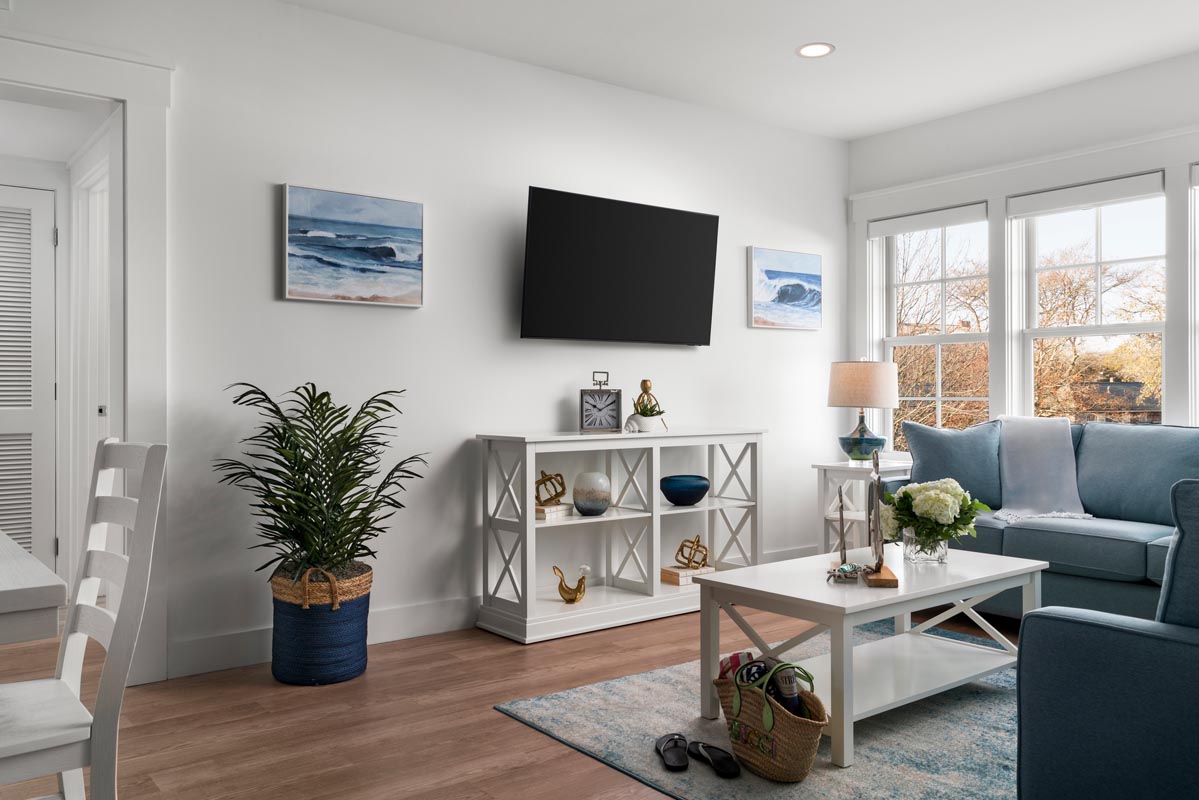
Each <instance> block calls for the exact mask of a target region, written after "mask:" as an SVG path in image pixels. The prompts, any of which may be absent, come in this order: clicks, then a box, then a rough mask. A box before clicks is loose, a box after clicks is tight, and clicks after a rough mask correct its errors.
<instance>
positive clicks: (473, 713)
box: [0, 610, 1014, 800]
mask: <svg viewBox="0 0 1199 800" xmlns="http://www.w3.org/2000/svg"><path fill="white" fill-rule="evenodd" d="M743 613H744V614H745V616H746V618H747V619H748V620H749V621H750V623H751V624H752V625H753V626H754V627H755V628H756V629H757V630H758V631H759V632H760V633H761V634H762V635H763V636H764V637H765V638H766V640H767V641H777V640H780V639H784V638H786V637H788V636H790V635H793V634H795V633H798V632H799V631H801V630H803V628H804V627H805V626H806V625H807V623H803V622H797V621H796V620H792V619H788V618H786V617H779V616H775V615H773V614H768V613H766V612H761V611H750V610H744V611H743ZM997 624H1001V623H997ZM721 626H722V627H721V644H722V646H723V647H724V648H725V649H732V648H735V647H739V646H743V645H748V642H747V640H746V639H745V637H744V635H743V634H742V633H741V632H740V631H739V630H738V629H737V628H736V627H735V626H734V625H733V623H732V622H731V621H730V620H728V619H727V618H723V615H722V622H721ZM953 627H955V628H957V629H959V630H962V631H965V632H971V633H974V632H977V629H976V628H973V626H972V625H956V626H953ZM1001 629H1002V630H1005V632H1008V633H1013V632H1014V629H1013V624H1012V623H1009V624H1007V625H1006V626H1004V625H1002V624H1001ZM698 642H699V615H698V614H685V615H682V616H678V617H672V618H669V619H664V620H656V621H653V622H644V623H640V624H638V625H629V626H626V627H623V628H614V629H611V630H607V631H598V632H595V633H588V634H583V635H580V636H573V637H570V638H566V639H558V640H555V641H551V642H543V643H541V644H535V645H527V646H526V645H519V644H516V643H514V642H510V641H508V640H507V639H503V638H501V637H499V636H495V635H492V634H489V633H485V632H483V631H480V630H468V631H458V632H454V633H446V634H439V635H436V636H425V637H421V638H418V639H406V640H403V641H399V642H389V643H387V644H381V645H374V646H372V647H371V648H370V666H369V667H368V669H367V672H366V674H365V675H363V676H362V677H360V678H358V679H356V680H353V681H350V682H348V683H343V684H338V685H335V686H324V687H294V686H284V685H282V684H279V683H276V682H275V681H274V680H273V679H272V678H271V674H270V666H269V665H268V664H260V665H257V666H252V667H243V668H241V669H233V670H225V671H223V672H213V673H208V674H206V675H197V676H194V677H190V678H179V679H175V680H170V681H163V682H162V683H155V684H149V685H146V686H136V687H133V688H131V689H129V690H128V691H127V692H126V694H125V706H124V712H123V715H122V720H121V740H120V773H119V774H120V792H121V798H122V800H144V799H149V798H154V799H155V800H157V799H158V798H172V800H215V799H216V798H239V799H244V800H249V799H250V798H253V799H254V800H276V799H278V800H300V799H301V798H304V799H305V800H307V798H313V800H317V799H318V798H319V800H334V799H335V798H342V797H354V798H356V799H358V800H374V799H375V798H378V799H379V800H383V799H384V798H386V799H387V800H392V799H393V798H414V800H432V799H433V798H464V799H467V800H509V799H510V800H520V799H527V800H540V799H541V798H545V800H550V798H554V799H555V800H556V798H560V797H571V798H600V799H601V800H609V799H610V800H615V799H616V798H657V797H661V795H660V794H658V793H657V792H655V791H653V790H651V789H649V788H647V787H645V786H643V785H642V784H640V783H638V782H637V781H635V780H633V779H632V778H629V777H627V776H625V775H623V774H622V773H620V772H617V771H616V770H614V769H611V768H610V767H607V766H605V765H603V764H601V763H599V762H598V761H595V760H594V759H591V758H588V757H587V756H584V755H582V754H581V753H578V752H576V751H574V750H572V749H570V748H569V747H566V746H565V745H563V744H560V743H558V742H556V741H554V740H553V739H551V738H549V737H548V736H545V735H543V734H540V733H538V732H536V731H534V730H533V729H531V728H529V727H527V726H525V725H522V724H521V723H519V722H516V721H515V720H512V719H509V718H508V717H505V716H504V715H502V714H500V713H499V712H497V711H495V710H494V709H493V708H492V706H493V705H494V704H496V703H500V702H504V701H507V700H513V699H517V698H522V697H531V696H533V695H538V694H545V693H547V692H554V691H561V690H564V689H570V688H573V687H576V686H581V685H584V684H588V683H594V682H596V681H601V680H607V679H609V678H615V677H619V676H621V675H628V674H631V673H634V672H642V671H645V670H650V669H657V668H659V667H665V666H669V665H671V664H678V663H681V662H684V661H689V660H692V659H694V658H697V657H698V653H699V651H698ZM57 646H58V643H57V641H56V640H55V641H47V642H34V643H29V644H20V645H7V646H3V647H0V682H7V681H15V680H28V679H31V678H40V677H47V676H49V675H52V674H53V671H54V662H55V657H56V653H57ZM93 646H94V645H93ZM98 655H99V653H98V651H97V652H94V653H93V652H89V668H88V669H87V671H86V672H85V692H84V694H85V702H87V703H88V704H89V706H90V704H91V700H92V695H93V693H94V691H95V684H96V681H97V680H98V677H99V674H98V670H97V667H96V664H97V658H96V657H97V656H98ZM54 788H55V787H54V783H53V781H52V780H51V779H44V780H39V781H30V782H27V783H24V784H17V785H14V786H6V787H0V800H16V798H22V799H24V798H29V797H37V796H40V795H44V794H48V793H50V792H52V791H53V790H54Z"/></svg>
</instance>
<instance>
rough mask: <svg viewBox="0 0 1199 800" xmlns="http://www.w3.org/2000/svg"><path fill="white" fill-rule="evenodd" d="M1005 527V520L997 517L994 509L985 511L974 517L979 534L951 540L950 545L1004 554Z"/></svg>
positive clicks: (976, 530) (976, 551) (975, 529)
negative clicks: (1002, 520) (1001, 520)
mask: <svg viewBox="0 0 1199 800" xmlns="http://www.w3.org/2000/svg"><path fill="white" fill-rule="evenodd" d="M1005 527H1006V526H1005V524H1004V523H1003V522H1000V521H999V520H997V519H995V512H994V511H983V512H982V513H980V514H979V515H978V516H977V517H976V518H975V519H974V532H975V533H977V534H978V535H977V536H963V537H962V538H960V539H953V540H951V541H950V542H949V546H950V547H957V548H959V549H961V550H970V551H972V552H975V553H990V554H991V555H994V556H1000V555H1003V529H1004V528H1005Z"/></svg>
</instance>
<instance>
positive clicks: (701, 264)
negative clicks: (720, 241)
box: [520, 187, 720, 345]
mask: <svg viewBox="0 0 1199 800" xmlns="http://www.w3.org/2000/svg"><path fill="white" fill-rule="evenodd" d="M719 221H720V219H719V217H715V216H713V215H711V214H697V213H695V212H692V211H677V210H675V209H670V208H659V207H657V206H646V205H641V204H639V203H626V202H623V201H620V200H608V199H605V198H602V197H589V196H587V195H582V194H572V193H570V192H559V191H555V190H552V189H539V188H536V187H530V188H529V219H528V229H527V232H526V238H525V285H524V303H523V305H522V309H521V325H520V335H521V337H522V338H526V339H596V340H601V341H609V342H656V343H663V344H686V345H706V344H708V343H709V341H710V340H711V336H712V282H713V278H714V276H715V273H716V228H717V225H718V223H719Z"/></svg>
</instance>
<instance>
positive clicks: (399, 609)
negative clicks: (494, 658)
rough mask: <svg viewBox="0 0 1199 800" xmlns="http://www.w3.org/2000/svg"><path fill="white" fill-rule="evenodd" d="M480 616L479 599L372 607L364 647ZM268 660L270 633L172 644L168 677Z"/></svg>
mask: <svg viewBox="0 0 1199 800" xmlns="http://www.w3.org/2000/svg"><path fill="white" fill-rule="evenodd" d="M478 612H479V598H478V597H455V598H452V599H449V600H437V601H434V602H430V603H414V604H412V605H407V606H391V607H389V608H376V609H372V610H371V612H370V617H369V619H368V622H367V639H366V640H367V643H368V644H380V643H382V642H391V641H395V640H397V639H411V638H412V637H414V636H427V635H429V634H431V633H445V632H446V631H457V630H462V629H464V628H470V627H472V626H474V624H475V617H476V616H477V615H478ZM270 660H271V629H270V628H269V627H266V628H252V629H250V630H245V631H234V632H232V633H222V634H217V635H215V636H201V637H197V638H195V639H179V640H175V641H172V642H171V643H170V646H169V648H168V650H167V676H168V677H171V678H181V677H183V676H184V675H197V674H199V673H201V672H215V671H216V670H221V669H233V668H234V667H244V666H248V665H250V664H262V663H264V662H267V661H270Z"/></svg>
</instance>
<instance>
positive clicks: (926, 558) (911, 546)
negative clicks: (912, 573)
mask: <svg viewBox="0 0 1199 800" xmlns="http://www.w3.org/2000/svg"><path fill="white" fill-rule="evenodd" d="M903 558H904V561H907V562H909V563H912V564H944V563H945V562H946V561H947V560H948V559H949V542H948V541H947V540H941V541H939V542H936V543H928V542H923V543H922V542H921V541H920V540H918V539H917V538H916V532H915V531H913V530H912V529H911V528H904V529H903Z"/></svg>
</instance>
